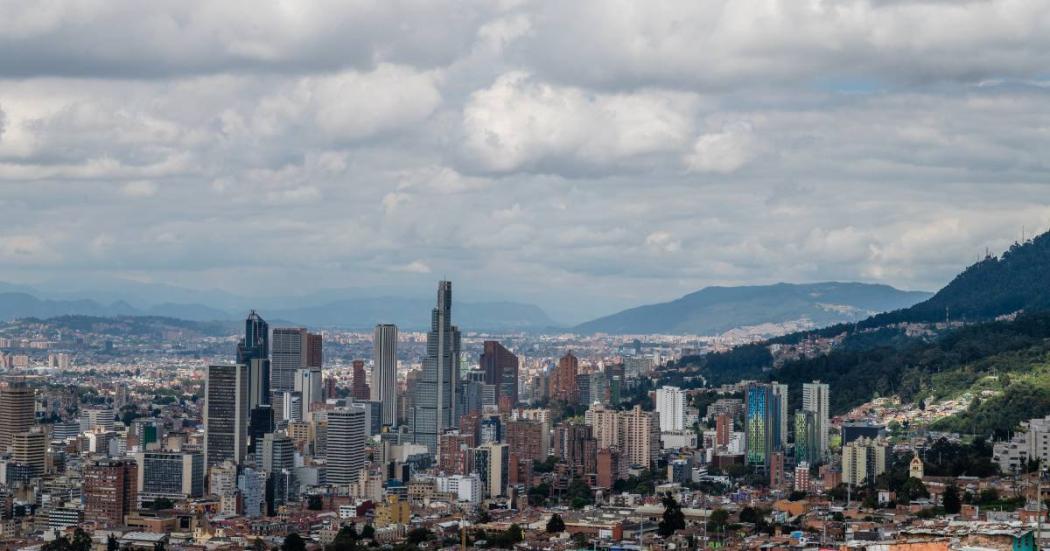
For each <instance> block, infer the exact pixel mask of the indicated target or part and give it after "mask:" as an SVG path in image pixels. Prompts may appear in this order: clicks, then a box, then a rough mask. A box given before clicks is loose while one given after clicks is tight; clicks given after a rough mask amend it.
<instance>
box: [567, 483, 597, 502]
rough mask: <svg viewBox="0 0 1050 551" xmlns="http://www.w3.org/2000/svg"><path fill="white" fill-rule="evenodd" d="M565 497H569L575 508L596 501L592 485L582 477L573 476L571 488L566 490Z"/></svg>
mask: <svg viewBox="0 0 1050 551" xmlns="http://www.w3.org/2000/svg"><path fill="white" fill-rule="evenodd" d="M565 497H567V498H568V499H569V502H570V504H571V505H572V508H573V509H582V508H583V507H584V506H586V505H590V504H592V503H594V496H593V495H592V494H591V487H590V486H588V485H587V483H586V482H584V481H583V479H581V478H578V477H577V478H573V479H572V482H570V483H569V488H568V489H567V490H566V491H565Z"/></svg>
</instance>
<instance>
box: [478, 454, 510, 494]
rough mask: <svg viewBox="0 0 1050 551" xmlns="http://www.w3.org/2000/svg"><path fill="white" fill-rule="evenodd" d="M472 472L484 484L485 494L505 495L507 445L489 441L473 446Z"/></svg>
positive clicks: (508, 469) (507, 468) (508, 460)
mask: <svg viewBox="0 0 1050 551" xmlns="http://www.w3.org/2000/svg"><path fill="white" fill-rule="evenodd" d="M474 472H475V473H476V474H477V475H478V478H480V479H481V482H482V484H484V486H485V495H487V496H489V497H496V496H505V495H507V482H508V480H509V478H510V451H509V449H508V447H507V445H506V444H497V443H495V442H489V443H487V444H482V445H481V446H478V447H477V448H474Z"/></svg>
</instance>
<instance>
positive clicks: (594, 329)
mask: <svg viewBox="0 0 1050 551" xmlns="http://www.w3.org/2000/svg"><path fill="white" fill-rule="evenodd" d="M929 297H930V293H925V292H921V291H901V290H899V289H894V288H893V287H890V286H888V285H873V284H867V283H839V282H826V283H806V284H792V283H777V284H775V285H757V286H743V287H706V288H704V289H701V290H699V291H697V292H695V293H690V294H688V295H685V296H684V297H681V298H679V299H676V300H673V301H670V302H664V303H660V304H651V305H646V306H639V307H637V308H631V309H629V310H624V311H622V312H619V313H616V314H612V315H610V316H605V317H602V318H598V319H596V320H592V321H589V322H586V323H582V324H580V325H577V326H576V327H575V328H574V330H575V331H577V332H579V333H614V334H645V333H664V334H694V335H714V334H719V333H723V332H725V331H728V330H731V329H736V328H739V327H747V326H753V325H760V324H764V323H784V322H790V321H797V320H800V319H806V320H809V321H810V322H811V323H813V324H814V325H816V326H824V325H831V324H835V323H841V322H850V321H856V320H860V319H864V318H866V317H868V316H870V315H872V314H876V313H878V312H886V311H889V310H896V309H899V308H904V307H907V306H911V305H913V304H915V303H916V302H919V301H922V300H925V299H927V298H929Z"/></svg>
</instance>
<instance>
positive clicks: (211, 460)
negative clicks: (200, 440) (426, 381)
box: [204, 365, 248, 468]
mask: <svg viewBox="0 0 1050 551" xmlns="http://www.w3.org/2000/svg"><path fill="white" fill-rule="evenodd" d="M204 427H205V440H204V453H205V455H206V457H207V460H206V461H207V467H209V468H210V467H211V466H213V465H219V464H222V462H223V461H226V460H230V461H233V462H234V463H238V464H240V463H241V462H243V461H244V456H245V453H247V448H248V367H247V366H245V365H211V366H208V373H207V379H206V381H205V384H204Z"/></svg>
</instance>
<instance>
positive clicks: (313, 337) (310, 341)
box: [306, 333, 324, 369]
mask: <svg viewBox="0 0 1050 551" xmlns="http://www.w3.org/2000/svg"><path fill="white" fill-rule="evenodd" d="M306 367H316V368H318V369H321V368H323V367H324V339H323V337H322V336H321V335H320V334H316V333H307V334H306Z"/></svg>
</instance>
